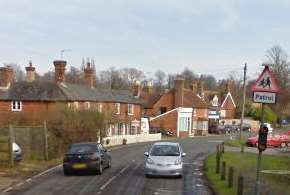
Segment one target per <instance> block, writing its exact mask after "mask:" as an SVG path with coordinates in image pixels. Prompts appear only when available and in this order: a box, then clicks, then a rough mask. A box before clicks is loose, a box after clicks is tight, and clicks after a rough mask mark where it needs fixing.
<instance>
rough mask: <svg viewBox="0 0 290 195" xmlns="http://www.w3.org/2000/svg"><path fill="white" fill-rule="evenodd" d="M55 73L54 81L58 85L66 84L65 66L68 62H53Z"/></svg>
mask: <svg viewBox="0 0 290 195" xmlns="http://www.w3.org/2000/svg"><path fill="white" fill-rule="evenodd" d="M53 64H54V68H55V73H54V79H55V81H56V82H57V83H64V82H65V66H66V61H64V60H55V61H53Z"/></svg>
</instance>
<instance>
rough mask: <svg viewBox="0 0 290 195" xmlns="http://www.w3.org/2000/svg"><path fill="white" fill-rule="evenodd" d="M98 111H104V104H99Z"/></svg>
mask: <svg viewBox="0 0 290 195" xmlns="http://www.w3.org/2000/svg"><path fill="white" fill-rule="evenodd" d="M98 111H99V112H102V111H103V104H101V103H99V104H98Z"/></svg>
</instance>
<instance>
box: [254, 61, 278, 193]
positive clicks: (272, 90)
mask: <svg viewBox="0 0 290 195" xmlns="http://www.w3.org/2000/svg"><path fill="white" fill-rule="evenodd" d="M252 92H253V102H255V103H261V104H262V113H261V126H260V130H259V141H258V149H259V154H258V160H257V178H256V185H255V194H256V195H259V194H260V169H261V161H262V152H263V151H264V150H265V149H266V148H267V135H268V129H267V128H266V127H265V126H264V110H265V108H264V105H265V104H276V101H277V97H276V96H277V93H278V92H279V86H278V84H277V82H276V79H275V77H274V75H273V74H272V72H271V70H270V68H269V66H268V65H265V68H264V70H263V72H262V73H261V75H260V76H259V77H258V79H257V80H256V82H255V83H254V85H253V86H252Z"/></svg>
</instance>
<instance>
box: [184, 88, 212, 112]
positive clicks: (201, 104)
mask: <svg viewBox="0 0 290 195" xmlns="http://www.w3.org/2000/svg"><path fill="white" fill-rule="evenodd" d="M183 106H184V107H194V108H207V107H208V105H207V103H206V102H205V101H204V100H202V99H201V98H200V97H198V96H197V95H196V94H194V93H193V91H192V90H189V89H184V98H183Z"/></svg>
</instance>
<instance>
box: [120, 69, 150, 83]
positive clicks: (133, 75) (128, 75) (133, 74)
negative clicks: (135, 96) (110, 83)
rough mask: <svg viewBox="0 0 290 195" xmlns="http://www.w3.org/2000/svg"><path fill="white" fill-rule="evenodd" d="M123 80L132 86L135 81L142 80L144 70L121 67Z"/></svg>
mask: <svg viewBox="0 0 290 195" xmlns="http://www.w3.org/2000/svg"><path fill="white" fill-rule="evenodd" d="M121 73H122V77H123V79H124V81H125V82H126V81H127V83H128V85H129V86H132V85H133V83H134V82H135V81H142V80H144V78H145V75H144V72H143V71H141V70H138V69H136V68H123V69H121Z"/></svg>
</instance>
